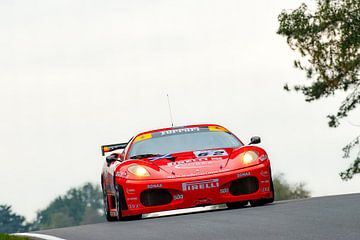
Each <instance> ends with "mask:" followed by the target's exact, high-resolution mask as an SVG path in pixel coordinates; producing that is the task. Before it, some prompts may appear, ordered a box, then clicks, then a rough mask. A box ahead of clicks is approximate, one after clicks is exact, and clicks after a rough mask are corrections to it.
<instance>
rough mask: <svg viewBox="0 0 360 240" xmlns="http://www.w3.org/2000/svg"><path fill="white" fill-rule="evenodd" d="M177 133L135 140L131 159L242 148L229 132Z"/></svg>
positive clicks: (156, 134) (131, 150) (154, 134)
mask: <svg viewBox="0 0 360 240" xmlns="http://www.w3.org/2000/svg"><path fill="white" fill-rule="evenodd" d="M197 129H199V128H197ZM185 130H186V129H185ZM172 131H173V132H172ZM175 131H176V130H170V131H168V132H170V134H158V133H153V134H152V136H150V137H149V135H147V137H145V138H146V139H144V140H142V139H140V140H138V141H136V139H135V140H134V143H133V145H132V146H131V149H130V151H129V158H132V157H134V156H138V155H149V154H152V155H157V154H169V153H178V152H188V151H195V150H204V149H212V148H234V147H240V146H242V144H241V142H240V141H239V140H238V139H237V138H236V137H235V136H234V135H232V134H231V133H229V132H227V131H200V130H199V131H189V132H186V131H182V132H181V131H180V132H175ZM174 132H175V133H174ZM139 137H140V138H141V137H142V136H141V135H140V136H139ZM143 138H144V137H143Z"/></svg>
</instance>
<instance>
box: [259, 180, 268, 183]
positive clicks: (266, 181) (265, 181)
mask: <svg viewBox="0 0 360 240" xmlns="http://www.w3.org/2000/svg"><path fill="white" fill-rule="evenodd" d="M269 182H270V181H269V180H262V181H261V183H269Z"/></svg>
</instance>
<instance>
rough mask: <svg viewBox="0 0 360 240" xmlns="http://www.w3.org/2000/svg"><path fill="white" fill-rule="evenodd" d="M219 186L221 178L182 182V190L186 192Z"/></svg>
mask: <svg viewBox="0 0 360 240" xmlns="http://www.w3.org/2000/svg"><path fill="white" fill-rule="evenodd" d="M217 187H219V179H217V178H215V179H210V180H203V181H194V182H187V183H183V184H182V190H183V191H184V192H185V191H194V190H203V189H210V188H217Z"/></svg>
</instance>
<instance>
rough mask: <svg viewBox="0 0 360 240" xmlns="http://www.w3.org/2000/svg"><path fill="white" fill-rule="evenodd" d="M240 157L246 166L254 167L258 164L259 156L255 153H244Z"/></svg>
mask: <svg viewBox="0 0 360 240" xmlns="http://www.w3.org/2000/svg"><path fill="white" fill-rule="evenodd" d="M240 157H241V161H242V162H243V164H244V165H254V164H257V160H258V157H259V155H258V154H257V152H255V151H247V152H244V153H242V154H241V155H240Z"/></svg>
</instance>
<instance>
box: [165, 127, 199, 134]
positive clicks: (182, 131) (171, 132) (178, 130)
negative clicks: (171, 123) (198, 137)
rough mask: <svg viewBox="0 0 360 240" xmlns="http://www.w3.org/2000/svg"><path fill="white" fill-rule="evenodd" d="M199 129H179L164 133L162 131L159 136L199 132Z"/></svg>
mask: <svg viewBox="0 0 360 240" xmlns="http://www.w3.org/2000/svg"><path fill="white" fill-rule="evenodd" d="M199 131H200V128H199V127H193V128H180V129H172V130H166V131H162V132H161V135H162V136H164V135H171V134H176V133H188V132H199Z"/></svg>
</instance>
